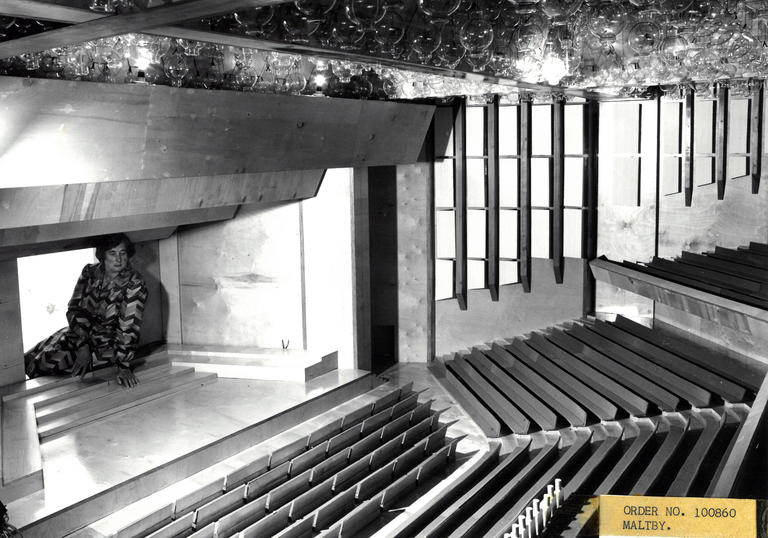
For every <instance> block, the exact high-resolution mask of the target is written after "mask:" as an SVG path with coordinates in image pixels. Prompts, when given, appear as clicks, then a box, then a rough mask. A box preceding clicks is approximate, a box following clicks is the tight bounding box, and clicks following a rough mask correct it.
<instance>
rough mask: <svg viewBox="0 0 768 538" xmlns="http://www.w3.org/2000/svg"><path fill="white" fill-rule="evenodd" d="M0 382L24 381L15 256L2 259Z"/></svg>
mask: <svg viewBox="0 0 768 538" xmlns="http://www.w3.org/2000/svg"><path fill="white" fill-rule="evenodd" d="M0 327H2V330H0V357H2V359H3V360H2V366H3V367H2V368H0V385H8V384H10V383H16V382H18V381H24V378H25V376H24V349H23V344H22V338H21V305H20V303H19V274H18V268H17V266H16V260H15V259H12V260H8V261H4V262H0Z"/></svg>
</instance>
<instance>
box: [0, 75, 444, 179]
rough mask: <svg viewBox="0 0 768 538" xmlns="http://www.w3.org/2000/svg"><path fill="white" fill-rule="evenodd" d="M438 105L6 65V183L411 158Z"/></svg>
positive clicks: (0, 134) (1, 84) (1, 96)
mask: <svg viewBox="0 0 768 538" xmlns="http://www.w3.org/2000/svg"><path fill="white" fill-rule="evenodd" d="M433 111H434V107H433V106H431V105H417V104H405V103H395V102H385V101H372V100H362V99H357V100H355V99H307V98H306V97H300V96H289V95H265V94H257V93H252V92H212V91H206V90H196V89H188V88H168V87H164V86H141V85H136V84H95V83H93V82H73V81H63V80H43V79H23V78H19V77H0V115H1V116H2V117H3V128H2V129H0V168H2V170H3V176H2V177H1V178H0V185H1V186H2V187H6V188H7V187H18V186H30V185H50V184H61V183H82V182H100V181H116V180H132V179H149V178H163V177H166V178H175V177H198V176H208V175H222V174H243V173H250V172H258V171H274V170H308V169H317V168H330V167H339V166H354V165H358V166H360V165H365V166H368V165H386V164H395V163H401V162H404V163H410V162H415V161H416V159H417V158H418V154H419V150H420V149H421V141H422V140H423V139H424V134H425V133H426V131H427V129H428V128H429V123H430V121H431V119H432V113H433ZM201 126H202V127H201Z"/></svg>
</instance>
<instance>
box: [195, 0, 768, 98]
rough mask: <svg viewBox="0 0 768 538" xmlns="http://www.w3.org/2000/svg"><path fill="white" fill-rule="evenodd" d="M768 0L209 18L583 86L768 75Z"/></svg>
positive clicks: (339, 10) (283, 12) (388, 2)
mask: <svg viewBox="0 0 768 538" xmlns="http://www.w3.org/2000/svg"><path fill="white" fill-rule="evenodd" d="M767 22H768V2H767V1H766V0H630V1H623V0H294V2H291V3H287V4H280V5H276V6H264V7H260V8H255V9H247V10H242V11H237V12H235V13H234V14H232V15H230V16H227V17H216V18H212V19H207V20H204V21H203V23H204V25H207V26H208V29H211V30H214V31H218V32H226V33H230V32H233V33H241V34H246V35H249V36H253V37H255V38H257V39H266V40H270V41H279V42H288V43H294V44H299V45H310V46H317V47H321V48H326V49H333V50H340V51H344V52H355V53H361V54H365V55H369V56H379V57H388V58H393V59H397V60H405V61H411V62H417V63H420V64H423V65H430V66H437V67H446V68H449V69H458V70H465V71H474V72H480V73H484V74H491V75H494V76H499V77H504V78H510V79H514V80H522V81H526V82H533V83H544V84H548V85H561V86H567V87H577V88H589V89H597V88H612V87H637V86H650V85H659V84H675V83H680V82H692V81H699V82H707V83H712V82H715V81H719V80H724V79H731V78H740V77H746V78H764V77H765V76H766V74H768V45H767V44H766V40H767V39H768V25H767Z"/></svg>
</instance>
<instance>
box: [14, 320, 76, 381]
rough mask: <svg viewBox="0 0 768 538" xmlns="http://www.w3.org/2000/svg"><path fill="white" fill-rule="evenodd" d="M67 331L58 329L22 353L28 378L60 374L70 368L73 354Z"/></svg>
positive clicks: (73, 357)
mask: <svg viewBox="0 0 768 538" xmlns="http://www.w3.org/2000/svg"><path fill="white" fill-rule="evenodd" d="M69 341H70V338H69V331H68V329H67V328H64V329H60V330H58V331H56V332H55V333H53V334H52V335H51V336H49V337H48V338H46V339H45V340H43V341H42V342H40V343H38V344H37V345H36V346H35V347H33V348H32V349H30V350H29V351H27V352H26V353H25V354H24V367H25V370H26V373H27V375H28V376H29V377H30V378H33V377H37V376H41V375H61V374H64V373H66V371H67V370H68V369H71V368H72V363H73V362H74V360H75V354H74V352H73V351H72V350H71V349H70V347H71V346H70V345H69Z"/></svg>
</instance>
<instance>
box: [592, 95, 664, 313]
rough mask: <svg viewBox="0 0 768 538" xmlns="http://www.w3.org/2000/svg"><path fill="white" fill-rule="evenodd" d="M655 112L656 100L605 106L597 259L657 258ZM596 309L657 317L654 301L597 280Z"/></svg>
mask: <svg viewBox="0 0 768 538" xmlns="http://www.w3.org/2000/svg"><path fill="white" fill-rule="evenodd" d="M656 110H657V104H656V102H655V101H649V102H644V103H642V104H640V103H603V104H601V106H600V149H599V152H600V159H599V161H598V163H599V184H598V210H597V215H598V221H597V255H598V256H607V257H608V258H609V259H611V260H617V261H623V260H628V261H633V262H634V261H649V260H650V259H651V258H652V257H653V254H654V249H655V236H656V123H657V122H656ZM639 111H640V112H639ZM628 131H631V132H629V133H628ZM637 133H640V135H639V136H638V134H637ZM638 148H639V150H640V151H639V152H637V149H638ZM630 152H637V154H638V155H639V159H638V158H637V156H635V157H634V158H630V157H628V156H627V153H630ZM595 308H596V311H597V312H611V313H621V314H624V315H626V316H628V317H632V318H638V317H648V316H651V315H652V314H653V301H652V300H650V299H647V298H645V297H641V296H639V295H636V294H634V293H631V292H627V291H624V290H621V289H618V288H616V287H615V286H611V285H610V284H607V283H605V282H601V281H598V282H597V286H596V297H595Z"/></svg>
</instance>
